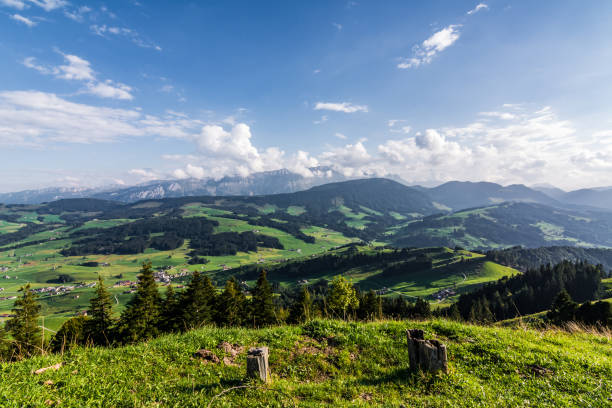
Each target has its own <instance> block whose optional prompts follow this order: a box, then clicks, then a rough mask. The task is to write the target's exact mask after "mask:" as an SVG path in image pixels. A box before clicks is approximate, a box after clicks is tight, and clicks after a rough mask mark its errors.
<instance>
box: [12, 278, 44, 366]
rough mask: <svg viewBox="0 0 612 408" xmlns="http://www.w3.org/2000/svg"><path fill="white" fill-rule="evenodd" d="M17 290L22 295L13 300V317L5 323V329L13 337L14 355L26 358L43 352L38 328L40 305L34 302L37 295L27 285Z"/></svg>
mask: <svg viewBox="0 0 612 408" xmlns="http://www.w3.org/2000/svg"><path fill="white" fill-rule="evenodd" d="M19 290H20V291H21V292H23V295H22V296H21V297H20V298H18V299H17V300H15V305H14V306H13V310H12V311H13V314H14V315H15V317H12V318H11V319H10V320H9V321H7V322H6V329H7V330H8V332H9V333H10V334H11V336H12V337H13V341H14V352H15V354H16V355H18V356H20V357H28V356H32V355H35V354H40V353H41V352H42V351H43V350H44V344H43V342H42V338H41V329H40V327H39V326H38V318H39V317H40V304H39V303H38V302H37V300H36V298H37V297H38V295H36V294H35V293H33V292H32V291H31V290H30V284H29V283H28V284H27V285H25V286H24V287H22V288H21V289H19Z"/></svg>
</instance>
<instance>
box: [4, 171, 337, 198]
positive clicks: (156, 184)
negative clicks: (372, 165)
mask: <svg viewBox="0 0 612 408" xmlns="http://www.w3.org/2000/svg"><path fill="white" fill-rule="evenodd" d="M310 171H311V172H312V174H313V177H304V176H302V175H300V174H297V173H293V172H291V171H289V170H286V169H281V170H275V171H266V172H261V173H254V174H251V175H249V176H246V177H238V176H234V177H224V178H222V179H220V180H215V179H202V180H200V179H185V180H155V181H150V182H147V183H143V184H139V185H136V186H130V187H120V186H111V187H104V188H96V189H91V188H77V187H74V188H72V187H57V188H45V189H40V190H26V191H20V192H15V193H0V203H4V204H40V203H43V202H49V201H55V200H62V199H66V198H84V197H90V198H98V199H102V200H114V201H121V202H126V203H132V202H136V201H140V200H151V199H160V198H168V197H184V196H203V195H207V196H228V195H241V196H251V195H266V194H279V193H291V192H295V191H301V190H306V189H308V188H310V187H313V186H317V185H321V184H325V183H331V182H335V181H342V180H346V177H344V176H343V175H342V174H340V173H338V172H337V171H335V170H333V169H332V168H330V167H323V166H321V167H313V168H311V169H310Z"/></svg>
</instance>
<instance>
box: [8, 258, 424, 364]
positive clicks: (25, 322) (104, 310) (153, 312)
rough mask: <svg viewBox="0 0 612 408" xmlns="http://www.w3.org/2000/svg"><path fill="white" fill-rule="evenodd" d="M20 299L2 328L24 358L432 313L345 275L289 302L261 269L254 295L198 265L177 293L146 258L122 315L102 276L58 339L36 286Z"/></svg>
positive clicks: (11, 351) (12, 355)
mask: <svg viewBox="0 0 612 408" xmlns="http://www.w3.org/2000/svg"><path fill="white" fill-rule="evenodd" d="M21 291H22V295H21V296H20V297H19V298H18V299H17V300H16V301H15V304H14V307H13V314H14V316H13V317H12V318H11V319H9V320H8V321H7V323H6V324H5V327H4V328H2V329H0V356H1V357H3V359H5V360H12V359H19V358H23V357H29V356H33V355H37V354H41V353H43V352H46V351H52V352H62V351H63V350H66V349H68V348H70V347H73V346H75V345H92V346H114V345H121V344H128V343H135V342H138V341H144V340H148V339H151V338H154V337H157V336H159V335H161V334H164V333H178V332H184V331H187V330H191V329H196V328H198V327H202V326H205V325H217V326H222V327H228V326H244V327H265V326H269V325H274V324H284V323H291V324H299V323H303V322H306V321H309V320H311V319H314V318H321V317H324V318H340V319H362V320H372V319H380V318H383V317H384V316H386V317H394V318H406V317H412V318H417V317H422V318H426V317H429V316H431V310H430V308H429V303H428V302H426V301H425V300H422V299H419V300H417V302H416V303H412V302H409V301H406V300H405V299H400V298H398V299H382V298H381V297H380V296H378V295H377V294H376V293H375V292H374V291H369V292H361V291H359V290H358V289H357V288H356V287H355V286H354V285H353V284H352V283H351V282H350V281H348V280H346V279H345V278H344V277H342V276H338V277H336V278H335V279H334V280H333V281H332V282H331V283H330V284H329V285H328V286H327V287H326V288H325V290H324V291H322V292H319V293H316V292H315V291H312V290H311V289H310V288H308V287H307V286H305V285H304V286H301V287H300V288H298V290H296V291H295V293H294V296H293V298H292V299H291V301H290V302H287V303H284V304H283V302H280V301H279V297H278V296H275V294H274V292H273V289H272V285H271V284H270V282H269V281H268V279H267V274H266V271H262V272H261V273H260V275H259V277H258V279H257V282H256V283H255V286H254V287H253V288H249V293H250V298H247V295H246V294H245V291H244V284H241V283H239V282H238V281H237V280H236V279H235V278H231V279H229V280H228V281H227V282H226V283H225V287H224V288H223V290H222V291H220V292H218V291H217V289H216V288H215V286H214V285H213V283H212V281H211V280H210V279H209V278H208V276H205V275H202V274H200V273H199V272H197V271H195V272H194V273H193V275H192V278H191V281H190V282H189V284H188V285H187V287H186V288H185V289H184V290H182V291H180V292H177V291H175V290H174V288H173V287H172V286H168V287H167V289H166V291H165V293H164V294H162V293H161V292H160V290H159V288H158V285H157V282H156V281H155V279H154V276H153V269H152V267H151V264H150V263H146V264H143V267H142V269H141V271H140V274H139V276H138V282H137V288H136V292H135V294H134V296H133V297H132V298H131V300H130V301H129V302H128V304H127V305H126V308H125V309H124V311H123V312H122V313H121V315H120V316H118V317H116V316H115V314H114V313H113V302H112V299H111V294H110V292H109V291H108V289H107V288H106V286H105V284H104V281H103V279H102V278H101V277H99V278H98V282H97V285H96V289H95V296H94V297H93V298H92V299H91V300H90V306H89V309H88V311H87V314H86V315H79V316H76V317H73V318H71V319H69V320H67V321H66V322H64V324H63V325H62V326H61V328H60V329H59V330H58V331H57V333H56V334H55V335H54V336H53V337H52V338H51V339H49V338H46V339H45V337H44V335H45V334H44V333H43V331H42V330H41V327H40V326H39V323H38V321H39V318H40V311H41V306H40V304H39V303H38V301H37V296H38V295H37V294H36V293H34V292H32V290H31V289H30V285H29V284H28V285H26V286H24V287H23V288H22V289H21Z"/></svg>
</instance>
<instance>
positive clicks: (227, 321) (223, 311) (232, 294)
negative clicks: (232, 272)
mask: <svg viewBox="0 0 612 408" xmlns="http://www.w3.org/2000/svg"><path fill="white" fill-rule="evenodd" d="M245 309H246V297H245V296H244V294H243V293H242V291H241V290H240V287H239V286H238V282H237V281H236V279H235V278H232V279H230V280H228V281H227V282H226V284H225V289H224V290H223V293H221V295H219V297H218V299H217V307H216V313H215V321H216V322H217V324H219V325H220V326H240V325H242V324H244V323H245V322H246V320H247V319H246V317H247V316H246V310H245Z"/></svg>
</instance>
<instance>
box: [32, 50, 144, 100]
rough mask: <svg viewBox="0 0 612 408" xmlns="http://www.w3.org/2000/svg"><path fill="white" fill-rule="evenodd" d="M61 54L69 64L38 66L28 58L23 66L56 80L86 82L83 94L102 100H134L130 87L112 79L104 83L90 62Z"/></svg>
mask: <svg viewBox="0 0 612 408" xmlns="http://www.w3.org/2000/svg"><path fill="white" fill-rule="evenodd" d="M60 54H62V55H63V57H64V60H65V61H66V62H67V64H65V65H60V66H57V67H56V66H44V65H40V64H38V63H37V62H36V59H35V58H34V57H28V58H26V59H25V60H23V65H25V66H26V67H28V68H31V69H34V70H36V71H38V72H40V73H41V74H44V75H53V76H55V77H56V78H61V79H66V80H74V81H82V82H85V87H84V88H83V89H82V90H81V92H82V93H88V94H91V95H95V96H99V97H101V98H112V99H123V100H132V99H133V96H132V94H131V92H132V88H131V87H130V86H128V85H125V84H122V83H119V82H114V81H112V80H110V79H107V80H104V81H101V80H98V79H97V78H96V73H95V72H94V70H93V69H92V68H91V64H90V63H89V61H87V60H85V59H83V58H81V57H78V56H76V55H70V54H64V53H61V52H60Z"/></svg>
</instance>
